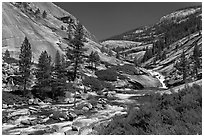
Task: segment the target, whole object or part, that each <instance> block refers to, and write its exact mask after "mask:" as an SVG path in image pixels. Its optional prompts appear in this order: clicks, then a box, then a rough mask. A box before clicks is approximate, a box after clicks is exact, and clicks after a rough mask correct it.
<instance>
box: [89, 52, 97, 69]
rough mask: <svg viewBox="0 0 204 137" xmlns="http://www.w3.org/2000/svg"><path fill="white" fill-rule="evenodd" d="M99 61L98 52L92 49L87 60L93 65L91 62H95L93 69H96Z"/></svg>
mask: <svg viewBox="0 0 204 137" xmlns="http://www.w3.org/2000/svg"><path fill="white" fill-rule="evenodd" d="M99 61H100V57H99V55H98V52H97V51H95V52H94V51H92V52H91V54H90V55H89V62H90V63H91V66H92V67H94V65H93V64H95V69H96V66H97V65H98V64H99Z"/></svg>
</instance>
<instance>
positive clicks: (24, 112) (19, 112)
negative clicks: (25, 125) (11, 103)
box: [8, 109, 30, 117]
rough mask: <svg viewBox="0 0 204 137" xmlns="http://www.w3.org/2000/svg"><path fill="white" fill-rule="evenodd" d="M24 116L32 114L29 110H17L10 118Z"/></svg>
mask: <svg viewBox="0 0 204 137" xmlns="http://www.w3.org/2000/svg"><path fill="white" fill-rule="evenodd" d="M23 115H30V112H29V110H28V109H20V110H16V111H15V112H12V113H11V114H9V115H8V117H14V116H23Z"/></svg>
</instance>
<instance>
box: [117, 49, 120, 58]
mask: <svg viewBox="0 0 204 137" xmlns="http://www.w3.org/2000/svg"><path fill="white" fill-rule="evenodd" d="M116 58H117V59H120V54H119V51H116Z"/></svg>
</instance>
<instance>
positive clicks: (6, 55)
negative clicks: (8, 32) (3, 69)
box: [3, 49, 11, 62]
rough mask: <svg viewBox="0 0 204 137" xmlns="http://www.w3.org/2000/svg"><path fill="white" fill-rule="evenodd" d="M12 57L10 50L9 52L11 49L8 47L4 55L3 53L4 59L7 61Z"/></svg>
mask: <svg viewBox="0 0 204 137" xmlns="http://www.w3.org/2000/svg"><path fill="white" fill-rule="evenodd" d="M10 58H11V56H10V52H9V50H8V49H7V50H6V51H5V53H4V55H3V60H4V61H5V62H7V61H8V60H9V59H10Z"/></svg>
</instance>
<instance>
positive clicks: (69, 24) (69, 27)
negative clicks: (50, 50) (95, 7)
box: [67, 19, 74, 41]
mask: <svg viewBox="0 0 204 137" xmlns="http://www.w3.org/2000/svg"><path fill="white" fill-rule="evenodd" d="M73 24H74V21H73V20H72V19H70V20H69V23H68V26H67V32H68V40H69V41H71V40H72V35H73V32H72V29H73Z"/></svg>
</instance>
